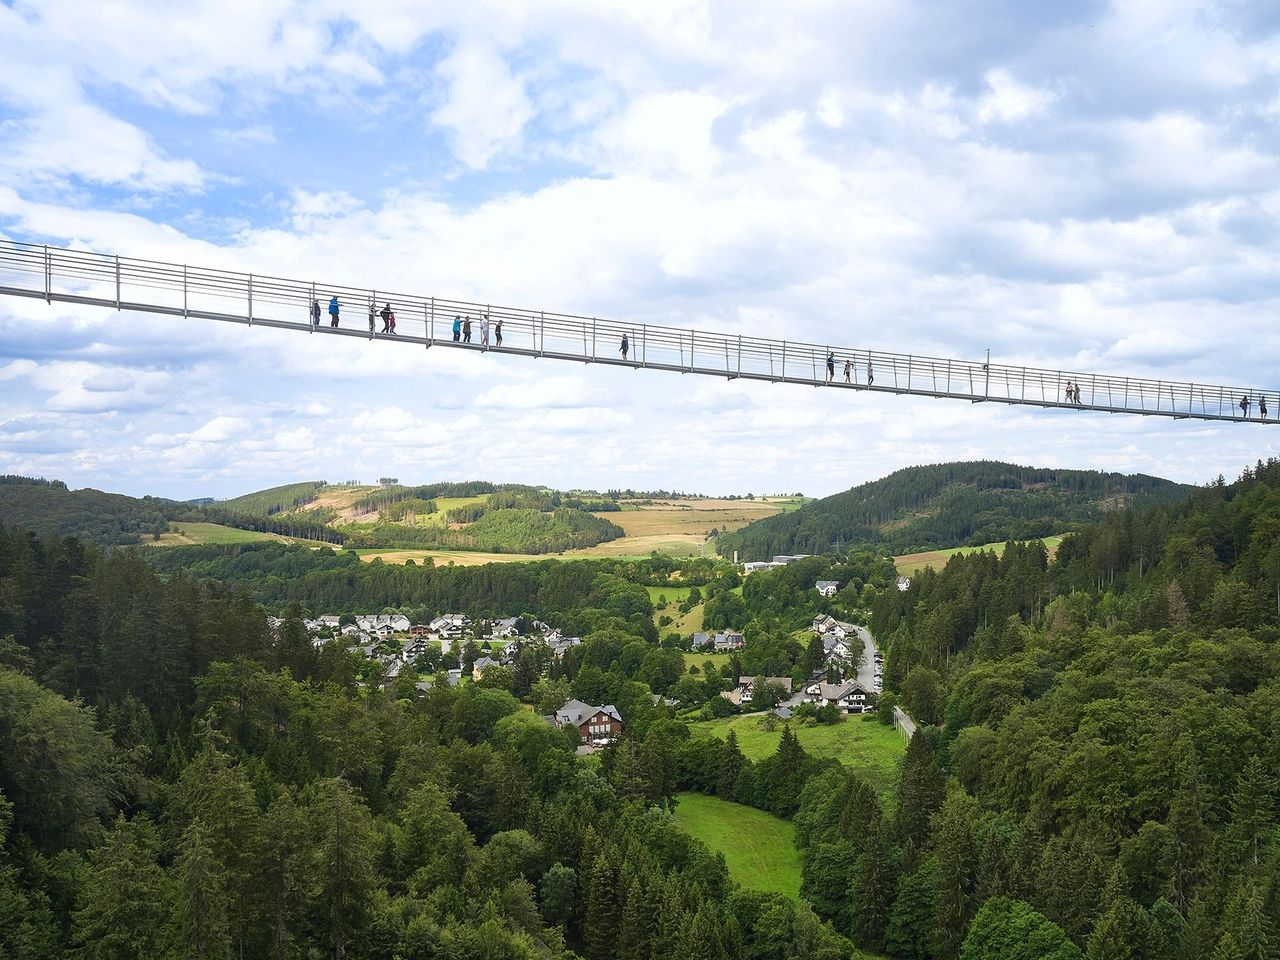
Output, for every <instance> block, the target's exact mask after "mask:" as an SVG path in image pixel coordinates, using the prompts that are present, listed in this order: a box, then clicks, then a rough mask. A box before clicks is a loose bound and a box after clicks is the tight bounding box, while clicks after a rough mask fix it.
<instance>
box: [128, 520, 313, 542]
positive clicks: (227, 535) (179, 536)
mask: <svg viewBox="0 0 1280 960" xmlns="http://www.w3.org/2000/svg"><path fill="white" fill-rule="evenodd" d="M263 540H280V541H285V542H291V541H289V540H288V538H287V537H281V536H277V535H276V534H274V533H259V532H258V531H257V530H238V529H236V528H235V527H224V526H223V525H222V524H220V523H185V522H178V521H172V522H171V523H170V524H169V532H168V533H162V534H160V539H159V540H150V539H147V540H143V541H142V542H143V543H145V544H149V545H151V546H155V547H189V546H192V545H200V544H206V543H215V544H216V543H260V542H262V541H263Z"/></svg>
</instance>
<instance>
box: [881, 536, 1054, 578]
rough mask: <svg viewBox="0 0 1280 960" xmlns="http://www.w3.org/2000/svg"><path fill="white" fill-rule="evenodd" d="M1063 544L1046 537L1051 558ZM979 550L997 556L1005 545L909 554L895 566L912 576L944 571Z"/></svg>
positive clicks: (895, 558) (897, 560)
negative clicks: (927, 569)
mask: <svg viewBox="0 0 1280 960" xmlns="http://www.w3.org/2000/svg"><path fill="white" fill-rule="evenodd" d="M1061 542H1062V538H1061V537H1044V538H1043V543H1044V545H1045V547H1046V548H1048V550H1049V557H1050V559H1052V557H1053V555H1054V553H1056V552H1057V549H1058V544H1060V543H1061ZM979 550H994V551H995V554H996V556H997V557H998V556H1000V555H1001V554H1003V553H1004V544H1003V543H984V544H983V545H982V546H980V547H954V548H952V549H950V550H929V551H927V552H926V553H909V554H906V555H904V556H901V557H894V558H893V565H894V566H895V567H897V568H898V572H899V573H901V574H904V575H910V574H913V573H915V572H916V571H917V570H923V569H924V568H925V567H933V568H934V569H936V570H940V569H942V568H943V567H944V566H946V564H947V560H948V559H949V558H951V557H953V556H955V555H956V554H958V553H976V552H977V551H979Z"/></svg>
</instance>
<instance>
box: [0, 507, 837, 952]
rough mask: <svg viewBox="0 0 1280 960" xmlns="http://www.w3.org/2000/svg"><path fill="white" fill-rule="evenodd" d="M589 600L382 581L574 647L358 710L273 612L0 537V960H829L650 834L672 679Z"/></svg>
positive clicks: (396, 691)
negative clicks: (604, 723)
mask: <svg viewBox="0 0 1280 960" xmlns="http://www.w3.org/2000/svg"><path fill="white" fill-rule="evenodd" d="M210 552H211V553H212V552H213V551H210ZM233 553H234V551H228V552H226V556H227V557H228V558H231V559H234V560H235V561H238V560H239V557H234V558H233V557H232V554H233ZM245 553H248V554H250V555H253V554H254V553H255V551H252V550H249V551H245ZM306 554H313V552H312V551H303V550H294V551H288V550H283V549H282V548H273V549H272V550H264V551H263V556H262V557H261V559H266V558H267V557H271V558H273V559H274V560H275V561H276V562H279V561H281V560H283V559H287V558H290V557H293V556H298V557H299V558H301V557H302V556H303V555H306ZM329 559H330V560H334V559H336V558H334V557H332V556H331V557H330V558H329ZM299 563H304V564H305V561H303V560H302V559H299ZM653 563H654V564H657V565H655V566H650V567H648V568H647V574H648V575H650V576H654V577H658V576H663V575H669V574H670V573H671V572H672V571H671V570H669V569H665V570H664V569H663V568H662V566H661V562H660V561H654V562H653ZM632 566H633V567H635V568H639V565H634V564H633V565H632ZM691 566H692V567H693V568H694V571H695V572H696V571H697V569H699V568H703V567H705V568H706V570H705V572H706V573H707V574H710V573H711V571H712V569H713V565H712V564H710V563H709V562H698V561H693V562H692V564H691ZM362 569H364V570H368V571H369V573H370V577H371V578H373V577H374V575H375V574H377V573H378V571H377V565H374V566H373V567H369V566H367V565H366V566H365V567H363V568H362ZM717 569H721V570H722V565H721V566H720V567H719V568H717ZM606 571H607V565H605V564H593V563H582V564H573V563H568V564H556V563H546V564H530V565H527V566H526V565H521V566H516V567H512V566H509V565H502V566H495V567H492V568H488V569H483V570H471V571H469V570H448V571H444V570H442V571H435V570H432V569H431V568H429V567H428V568H422V567H419V568H416V569H415V568H413V567H407V568H399V572H400V573H402V574H405V575H406V576H407V577H413V578H417V579H419V580H422V581H424V582H435V583H437V584H438V585H441V589H442V590H444V591H446V592H447V593H448V596H447V602H448V603H449V604H450V605H453V604H455V603H459V602H464V601H465V600H466V599H467V598H468V597H476V598H481V599H480V601H479V602H480V603H481V604H484V603H486V602H487V603H489V604H491V605H492V606H497V607H503V608H505V609H508V610H520V609H533V610H542V611H547V613H548V615H550V614H551V613H552V612H555V613H557V614H560V615H563V616H565V617H567V618H569V619H571V620H573V621H574V623H575V626H576V627H577V628H578V629H581V630H582V631H583V637H584V639H583V643H582V645H581V646H579V647H575V648H574V649H573V650H572V651H570V654H569V655H567V656H566V657H565V658H564V662H563V663H555V664H549V663H548V662H547V661H546V658H545V654H539V653H537V652H536V651H533V650H528V651H524V652H522V653H521V655H520V658H519V660H518V661H517V664H516V667H515V669H514V670H506V669H503V670H499V669H496V668H492V667H491V668H490V669H489V670H487V671H486V672H485V675H484V679H483V681H479V682H475V683H464V684H463V685H462V686H460V687H456V688H455V687H453V686H451V685H450V684H448V683H445V682H444V676H443V674H441V675H439V676H437V677H436V678H435V680H436V682H435V683H434V684H433V685H432V686H431V687H430V689H429V690H428V691H427V692H426V693H422V692H420V691H419V690H418V688H416V687H415V685H414V681H415V679H416V677H417V674H416V673H415V672H413V671H408V672H406V673H405V674H404V675H402V677H401V678H400V679H399V680H398V681H397V683H396V684H395V686H394V688H391V687H389V688H388V689H387V690H386V691H385V692H384V691H383V689H382V687H381V684H380V683H378V682H377V681H376V677H375V675H373V674H370V673H368V672H367V670H366V669H365V668H364V666H362V661H361V660H360V658H359V657H358V656H356V655H354V654H352V653H349V652H347V651H346V650H345V649H344V648H343V647H342V646H340V645H339V644H338V643H336V642H335V643H330V644H328V645H327V646H325V647H323V648H322V649H320V650H316V649H314V648H313V646H312V644H311V642H310V640H309V639H308V637H307V635H306V632H305V630H304V629H303V627H302V623H301V620H300V619H299V613H300V610H299V608H297V607H294V608H292V609H290V610H288V611H287V615H286V617H285V619H284V621H283V623H281V624H280V625H279V627H278V629H272V627H271V626H270V624H269V623H268V621H267V618H266V615H265V612H264V611H263V609H262V608H261V607H259V606H257V605H256V604H255V603H253V602H252V601H250V600H249V599H248V598H245V597H242V596H239V595H237V594H236V593H235V592H229V591H228V590H227V589H225V588H224V587H221V586H217V585H212V584H208V583H202V582H200V581H197V580H195V579H192V578H191V577H189V576H187V575H186V574H184V573H182V572H181V571H179V572H175V573H173V574H172V575H171V576H169V577H167V578H164V579H161V578H160V577H159V576H157V574H156V573H155V572H154V571H153V570H152V569H151V568H150V567H149V566H148V565H146V564H145V563H144V562H143V560H142V555H140V554H139V553H137V552H131V551H114V552H111V553H109V554H105V555H103V554H100V553H99V552H98V551H97V550H96V549H94V548H93V547H89V546H85V545H82V544H80V543H78V542H76V541H73V540H61V541H57V540H45V541H41V540H39V539H37V538H34V537H32V536H29V535H27V534H25V533H22V532H20V531H12V530H7V529H5V528H2V527H0V597H4V598H5V602H4V603H3V604H0V638H3V640H0V919H2V920H3V921H4V922H0V956H5V957H15V958H21V960H37V958H39V960H44V958H61V957H67V958H71V957H75V958H84V957H119V958H135V957H148V958H175V960H176V958H186V957H192V956H195V957H217V958H225V957H229V956H244V957H270V958H291V957H318V956H331V957H335V958H343V957H352V958H355V957H360V958H370V960H431V958H450V960H471V958H477V957H488V958H511V960H524V958H528V960H534V958H538V960H554V958H566V960H568V958H572V957H589V958H592V960H611V958H622V957H626V958H633V957H651V956H661V957H695V958H696V957H701V958H721V957H723V958H725V960H747V958H748V957H750V958H753V960H754V958H760V960H788V958H791V957H797V958H798V957H814V958H821V960H843V958H846V957H848V956H849V955H850V951H851V947H850V945H849V943H848V941H847V940H845V939H844V938H843V937H842V936H841V935H839V934H838V933H836V932H835V931H834V930H833V929H832V928H831V926H830V925H828V924H825V923H823V922H822V921H820V920H819V919H818V918H817V917H816V916H815V914H814V913H813V911H812V910H811V909H810V908H809V907H808V906H807V905H805V904H803V903H797V902H794V901H792V900H789V899H787V898H785V897H783V896H780V895H765V894H756V893H750V892H747V891H743V890H740V889H738V888H736V887H735V886H734V885H733V884H732V883H731V882H730V880H729V878H728V875H727V872H726V869H725V865H724V862H723V860H722V859H720V858H719V857H716V856H713V855H712V854H711V853H710V852H709V851H708V850H707V849H706V847H704V846H703V845H702V844H701V843H699V842H698V841H696V840H694V839H692V838H691V837H689V836H687V835H686V834H685V833H684V832H683V831H682V830H681V829H680V828H679V827H678V825H677V824H676V822H675V820H674V818H673V817H672V816H671V815H670V813H669V809H670V807H671V805H672V803H673V798H674V795H675V791H676V790H677V788H678V783H677V775H678V770H679V764H680V757H681V756H682V753H681V751H682V745H683V744H685V743H687V741H688V735H687V731H686V730H685V727H684V724H683V723H681V722H679V721H675V720H673V719H671V711H670V709H669V708H667V707H665V706H663V705H662V704H660V703H655V700H654V699H653V697H652V696H651V691H652V690H654V689H666V687H667V686H668V685H669V684H671V683H673V682H674V681H675V679H677V678H678V677H679V676H680V675H681V673H682V671H683V666H682V658H681V654H680V652H679V651H678V650H670V649H662V648H659V647H658V646H657V645H656V644H655V643H654V638H653V626H652V621H651V618H650V615H649V614H650V612H651V607H650V604H649V599H648V594H647V593H646V591H645V590H644V589H643V587H639V586H636V585H634V584H632V583H630V582H627V581H623V580H621V579H620V578H617V577H614V576H611V575H610V574H608V573H607V572H606ZM508 577H515V578H517V579H518V580H519V582H518V583H516V584H514V585H510V586H509V589H510V593H509V594H508V595H507V596H506V598H505V599H497V598H491V599H489V600H487V601H486V600H484V599H483V598H484V597H485V594H486V591H487V590H488V589H490V588H492V587H493V586H494V585H495V584H496V583H497V582H498V581H497V579H495V578H501V579H502V582H504V583H505V582H507V579H506V578H508ZM371 582H372V581H371ZM440 597H441V598H444V597H445V593H441V594H440ZM346 600H347V601H348V602H359V598H358V597H357V596H355V595H353V594H352V593H348V594H346ZM633 631H634V632H633ZM468 656H469V657H474V654H470V653H469V654H468ZM544 671H546V675H545V676H544V675H543V674H544ZM361 676H363V677H364V679H365V681H366V683H365V684H364V685H361V684H359V683H357V678H358V677H361ZM540 677H541V679H540ZM641 678H646V679H641ZM512 690H515V691H518V692H519V695H520V696H522V697H523V698H524V699H525V701H526V703H528V704H530V705H531V706H536V708H537V709H538V710H540V711H542V712H547V711H551V710H554V709H556V707H558V706H559V705H560V704H563V703H564V702H565V700H567V699H568V697H569V696H570V695H571V694H572V695H574V696H579V697H586V698H590V699H591V700H592V701H593V702H597V703H603V702H608V703H612V704H616V705H617V708H618V709H619V710H620V711H621V713H622V716H623V717H624V718H625V720H626V724H627V733H626V738H625V740H624V741H623V742H622V743H621V744H620V745H619V746H618V747H616V748H613V749H610V750H609V751H606V753H605V754H604V756H603V762H602V763H594V764H593V763H589V762H587V761H586V760H583V759H579V758H577V757H575V754H574V748H575V745H576V742H577V733H576V730H574V729H573V728H570V729H569V731H568V732H561V731H557V730H555V729H553V728H552V727H551V726H549V725H548V724H546V723H545V722H544V721H543V720H542V719H540V718H539V717H537V716H535V715H534V714H532V713H530V712H527V711H525V710H523V709H521V705H520V702H519V701H518V700H517V698H516V696H515V695H513V693H512V692H511V691H512ZM73 698H75V699H73ZM793 759H794V760H795V761H796V762H797V763H798V762H799V761H800V760H801V759H802V758H800V757H796V758H793ZM790 763H791V761H788V764H790ZM761 770H762V771H764V772H765V773H767V771H769V770H773V771H774V772H773V773H772V774H769V775H767V776H766V775H764V773H762V775H761V776H760V778H759V782H760V783H761V788H762V791H763V792H762V796H763V797H766V798H771V799H773V800H776V801H777V802H778V803H782V804H790V803H791V802H793V800H788V799H787V798H788V797H791V798H794V796H795V791H796V790H797V789H798V785H799V781H798V780H796V778H795V774H797V773H799V772H800V768H799V767H796V768H795V769H794V770H793V769H792V767H791V766H790V765H787V766H784V765H781V764H780V763H779V762H774V763H773V764H767V763H762V764H761ZM770 785H772V786H770ZM779 931H785V934H786V935H785V938H783V939H781V940H779V938H778V932H779ZM770 944H772V946H766V945H770Z"/></svg>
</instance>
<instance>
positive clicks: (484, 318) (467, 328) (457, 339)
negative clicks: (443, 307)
mask: <svg viewBox="0 0 1280 960" xmlns="http://www.w3.org/2000/svg"><path fill="white" fill-rule="evenodd" d="M453 342H454V343H470V342H471V318H470V317H464V316H462V315H461V314H459V315H458V316H456V317H454V318H453ZM480 346H482V347H487V346H489V315H488V314H487V313H483V314H481V315H480ZM493 346H495V347H500V346H502V318H501V317H499V318H498V319H497V320H495V321H494V323H493Z"/></svg>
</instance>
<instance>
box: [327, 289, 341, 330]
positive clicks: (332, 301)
mask: <svg viewBox="0 0 1280 960" xmlns="http://www.w3.org/2000/svg"><path fill="white" fill-rule="evenodd" d="M338 310H339V307H338V297H337V296H336V295H334V296H332V297H330V298H329V326H331V327H336V326H337V325H338Z"/></svg>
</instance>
